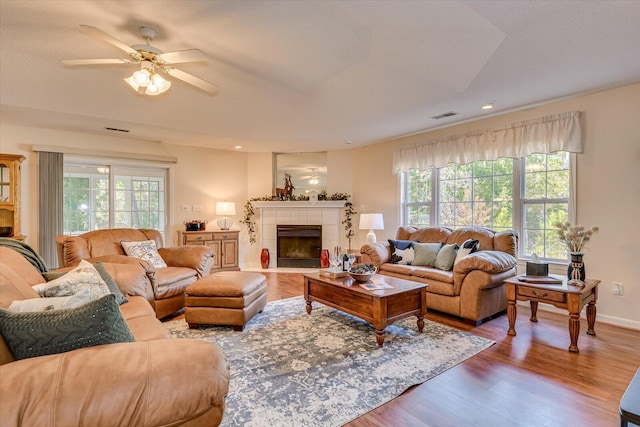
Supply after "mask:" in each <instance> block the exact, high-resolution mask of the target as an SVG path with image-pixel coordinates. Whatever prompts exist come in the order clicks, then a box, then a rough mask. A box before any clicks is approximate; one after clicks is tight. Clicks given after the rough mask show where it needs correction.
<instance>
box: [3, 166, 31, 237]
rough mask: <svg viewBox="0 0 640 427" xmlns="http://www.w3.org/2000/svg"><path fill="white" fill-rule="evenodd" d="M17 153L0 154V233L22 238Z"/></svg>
mask: <svg viewBox="0 0 640 427" xmlns="http://www.w3.org/2000/svg"><path fill="white" fill-rule="evenodd" d="M24 159H25V157H24V156H21V155H18V154H0V227H1V228H0V231H2V233H0V235H2V237H10V238H12V239H16V240H24V239H25V236H23V235H22V233H21V232H20V163H22V161H23V160H24Z"/></svg>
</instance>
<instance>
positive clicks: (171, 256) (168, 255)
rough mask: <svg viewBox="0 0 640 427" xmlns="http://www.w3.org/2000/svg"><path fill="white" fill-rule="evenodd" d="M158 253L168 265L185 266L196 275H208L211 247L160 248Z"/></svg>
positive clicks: (211, 254) (211, 255)
mask: <svg viewBox="0 0 640 427" xmlns="http://www.w3.org/2000/svg"><path fill="white" fill-rule="evenodd" d="M158 253H159V254H160V256H161V257H162V259H163V260H164V262H166V263H167V265H168V266H169V267H187V268H192V269H194V270H196V271H197V272H198V277H203V276H207V275H209V271H210V270H211V266H212V264H213V249H211V248H210V247H209V246H203V245H186V246H174V247H171V248H160V249H158Z"/></svg>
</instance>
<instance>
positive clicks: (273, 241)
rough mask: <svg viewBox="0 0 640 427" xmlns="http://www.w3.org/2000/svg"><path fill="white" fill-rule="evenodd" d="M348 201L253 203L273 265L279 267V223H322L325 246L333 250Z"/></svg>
mask: <svg viewBox="0 0 640 427" xmlns="http://www.w3.org/2000/svg"><path fill="white" fill-rule="evenodd" d="M345 203H347V201H346V200H326V201H325V200H323V201H317V202H309V201H290V202H287V201H273V202H270V201H269V202H267V201H256V202H251V204H252V205H253V207H254V208H256V210H257V212H256V213H257V214H259V216H260V219H259V221H257V223H258V224H259V225H260V230H259V233H260V245H261V246H260V247H262V248H267V249H268V250H269V253H270V254H271V257H270V262H269V267H276V266H277V258H278V252H277V250H278V247H277V226H278V225H321V226H322V248H323V249H329V250H332V249H333V248H334V247H335V246H339V244H340V223H341V222H342V217H343V215H344V212H343V211H344V205H345Z"/></svg>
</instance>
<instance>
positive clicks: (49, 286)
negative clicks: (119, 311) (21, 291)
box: [33, 260, 111, 299]
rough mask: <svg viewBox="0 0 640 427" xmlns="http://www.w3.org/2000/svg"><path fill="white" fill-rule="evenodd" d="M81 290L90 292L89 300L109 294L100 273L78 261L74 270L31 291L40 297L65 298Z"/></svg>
mask: <svg viewBox="0 0 640 427" xmlns="http://www.w3.org/2000/svg"><path fill="white" fill-rule="evenodd" d="M83 288H87V289H89V290H90V291H91V294H92V298H91V299H98V298H100V297H102V296H104V295H107V294H109V293H111V291H109V287H108V286H107V284H106V283H105V282H104V280H102V277H100V273H98V271H97V270H96V268H95V267H94V266H93V265H92V264H91V263H90V262H89V261H86V260H82V261H80V264H78V266H77V267H76V268H74V269H73V270H71V271H69V272H67V274H65V275H63V276H61V277H59V278H58V279H55V280H52V281H50V282H47V283H41V284H39V285H35V286H33V290H34V291H36V292H37V293H38V294H39V295H40V296H41V297H67V296H71V295H73V294H76V293H78V291H80V289H83Z"/></svg>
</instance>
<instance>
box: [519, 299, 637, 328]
mask: <svg viewBox="0 0 640 427" xmlns="http://www.w3.org/2000/svg"><path fill="white" fill-rule="evenodd" d="M518 305H522V306H525V307H530V305H529V302H528V301H518ZM538 311H548V312H551V313H558V314H563V315H568V313H567V310H564V309H560V308H557V307H554V306H552V305H548V304H540V305H538ZM580 318H581V319H586V318H587V317H586V314H585V310H584V309H583V310H582V313H580ZM596 322H600V323H606V324H609V325H615V326H620V327H621V328H627V329H634V330H637V331H640V322H638V321H636V320H629V319H623V318H621V317H615V316H607V315H606V314H600V313H597V311H596Z"/></svg>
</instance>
